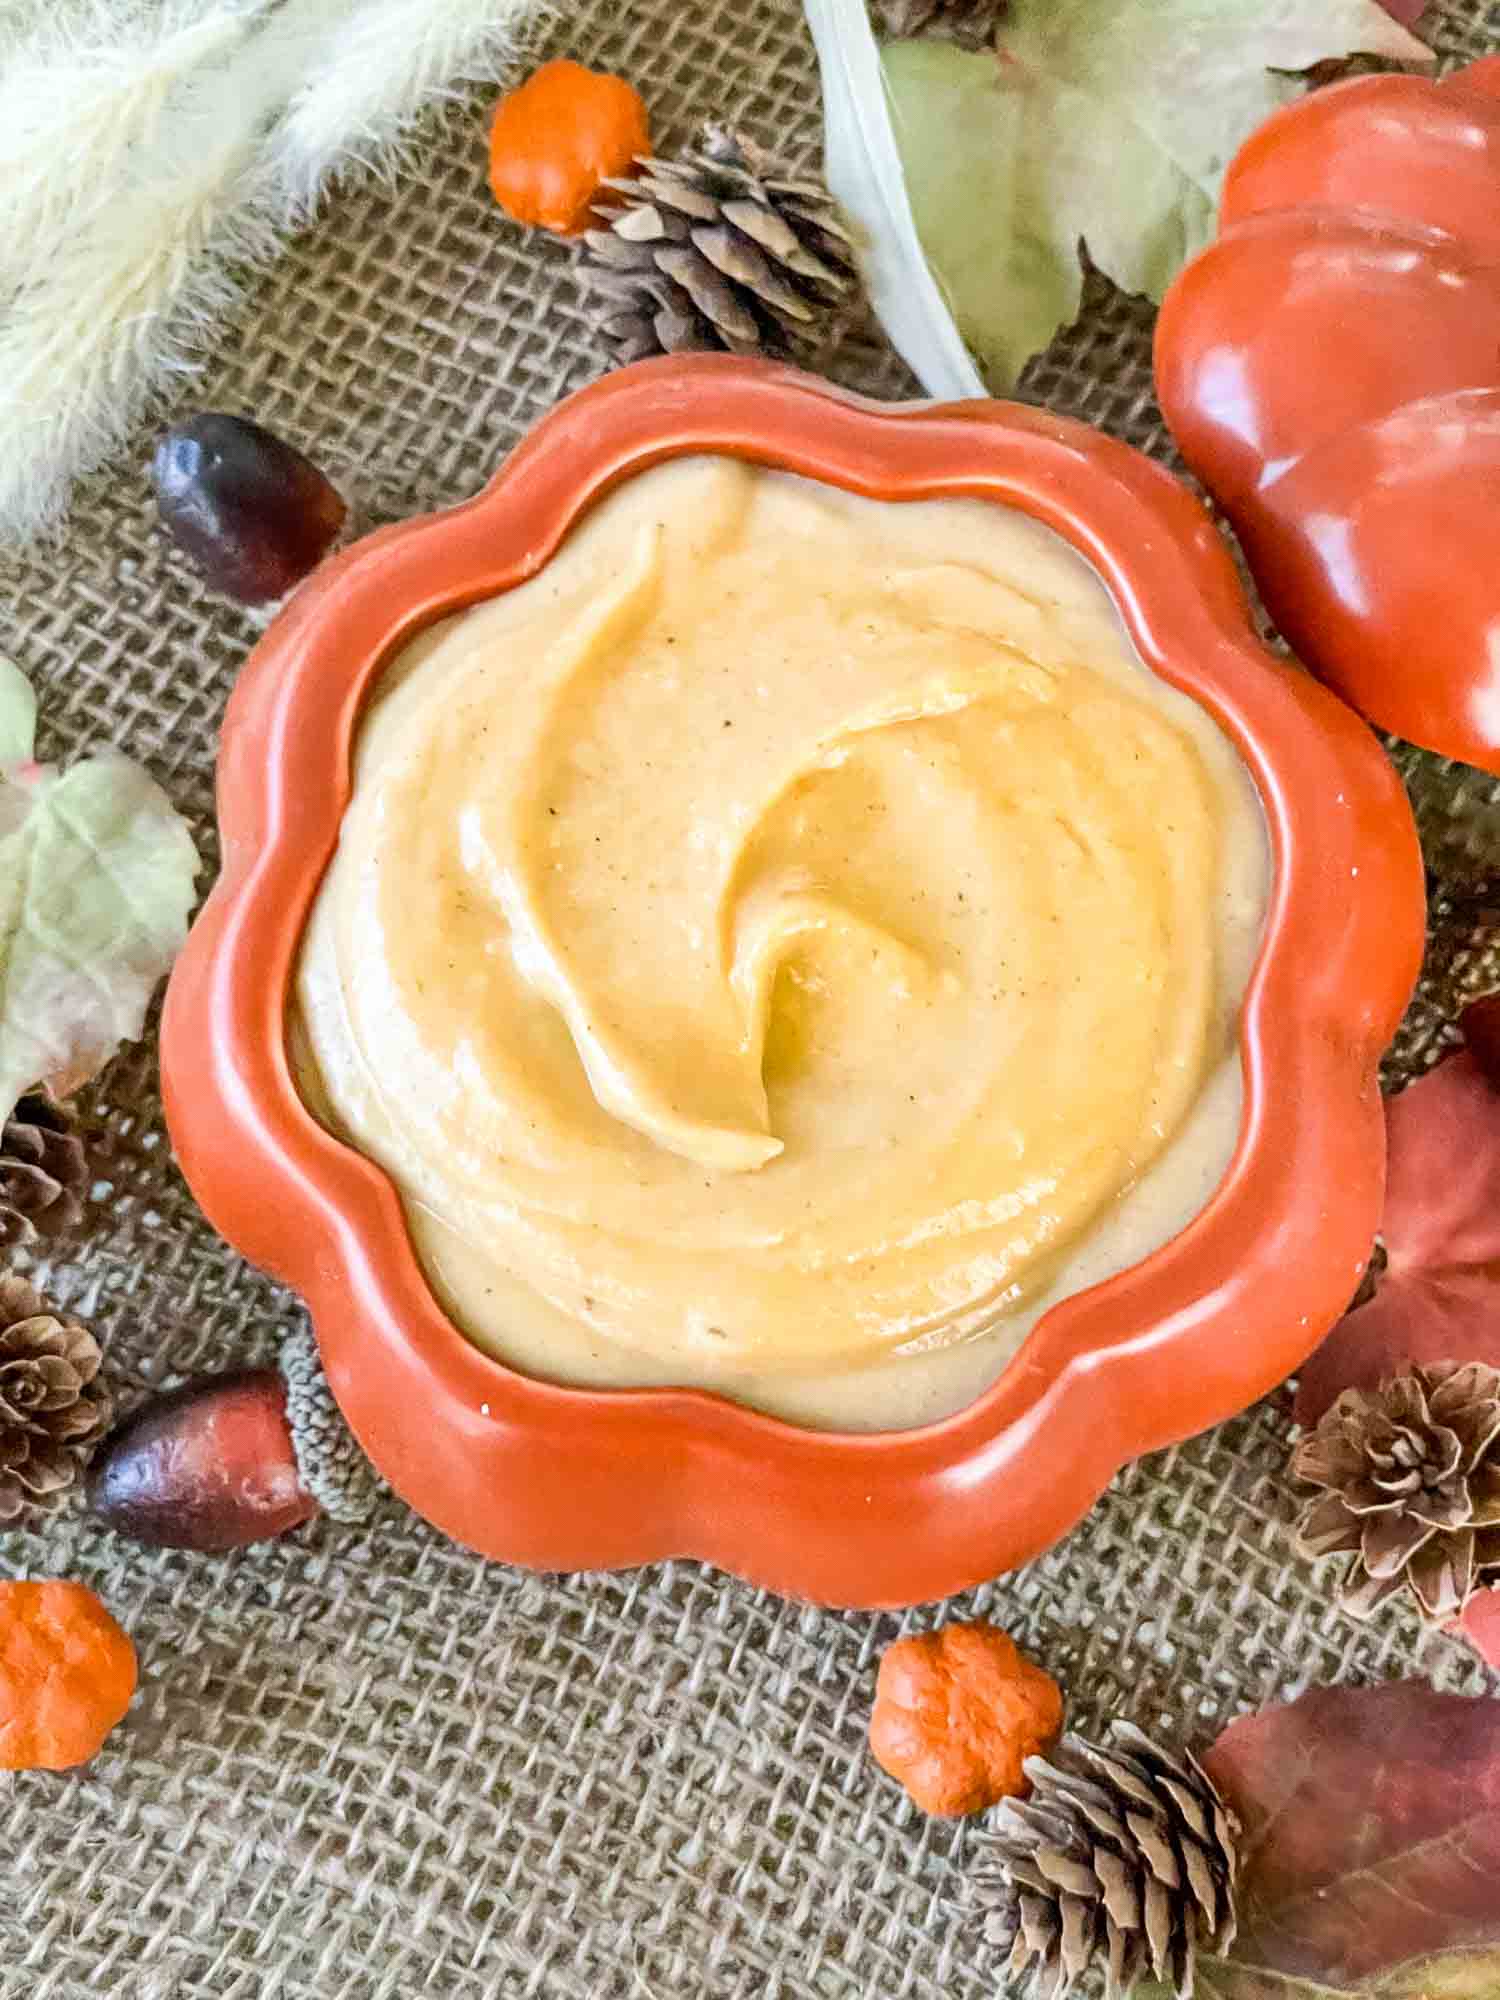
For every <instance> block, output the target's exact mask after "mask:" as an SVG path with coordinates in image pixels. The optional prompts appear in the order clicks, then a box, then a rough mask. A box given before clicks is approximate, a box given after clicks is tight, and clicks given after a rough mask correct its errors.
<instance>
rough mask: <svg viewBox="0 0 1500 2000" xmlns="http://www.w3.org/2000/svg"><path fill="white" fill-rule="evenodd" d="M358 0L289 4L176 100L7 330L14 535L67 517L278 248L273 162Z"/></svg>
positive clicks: (3, 421) (5, 455)
mask: <svg viewBox="0 0 1500 2000" xmlns="http://www.w3.org/2000/svg"><path fill="white" fill-rule="evenodd" d="M348 4H350V0H283V4H282V5H281V6H280V7H279V8H278V9H277V10H276V11H275V12H274V13H273V14H271V15H269V16H267V17H266V19H265V21H264V22H263V23H262V25H261V26H260V28H259V30H258V32H257V33H256V34H255V35H254V36H253V37H252V38H250V39H249V40H247V41H246V42H244V43H243V44H237V45H236V46H235V48H234V49H233V50H232V51H231V52H229V53H228V54H227V55H226V56H224V57H223V58H221V59H220V60H218V61H216V62H213V63H209V64H207V65H205V66H203V67H201V68H199V69H197V70H195V72H194V73H193V75H192V77H191V78H190V79H187V80H186V81H185V82H184V83H183V85H182V86H181V87H180V88H179V89H177V90H176V91H174V92H173V93H172V95H171V97H170V99H169V101H168V103H167V104H166V106H165V107H164V110H163V115H162V116H161V117H160V119H159V120H158V121H157V122H156V126H155V129H154V131H153V133H152V135H151V137H150V139H149V142H147V143H142V144H140V145H139V146H137V147H136V148H134V149H133V150H132V153H131V157H130V162H129V165H128V167H127V168H125V169H124V170H123V171H122V173H121V175H120V177H119V178H118V180H117V182H116V185H115V186H114V187H113V189H112V191H111V199H110V200H109V201H108V202H107V203H105V204H102V205H101V206H99V207H98V208H96V209H95V210H93V211H91V212H90V213H89V214H88V215H87V216H85V217H84V218H82V220H81V221H80V222H79V225H78V226H77V227H76V228H73V229H70V230H69V231H68V232H67V234H66V236H65V237H64V239H63V240H62V241H61V242H60V243H59V245H58V246H57V247H56V250H55V254H54V255H53V256H52V258H51V260H50V262H49V264H48V266H47V267H46V268H45V269H44V270H42V271H40V272H39V273H38V274H37V275H36V276H35V277H34V279H33V281H32V282H30V283H29V284H27V285H26V286H25V287H24V289H23V290H22V291H21V292H20V294H19V295H18V297H16V298H15V300H14V301H13V302H12V304H11V306H10V309H9V311H8V312H7V314H6V315H5V318H4V320H3V321H0V535H3V536H7V537H11V538H17V539H24V538H25V537H26V536H28V535H30V534H32V533H35V532H36V531H37V530H38V529H40V528H43V527H45V526H47V525H49V524H50V523H51V522H52V521H53V520H55V518H56V516H57V515H58V514H59V513H60V511H61V509H62V506H63V505H64V503H65V500H66V497H67V491H68V487H69V486H70V484H71V482H72V480H73V479H74V478H75V477H76V476H77V475H78V474H79V473H80V472H82V471H84V470H87V469H88V468H90V467H92V466H94V465H96V464H98V463H99V462H100V461H101V460H102V459H103V458H104V457H106V456H107V455H108V453H109V452H111V451H112V450H113V449H115V448H116V447H117V446H118V445H119V444H120V443H121V442H122V441H123V440H124V438H125V437H126V436H127V435H128V434H129V432H130V430H131V429H132V428H133V427H134V425H135V424H136V422H137V421H138V420H139V418H140V416H141V414H142V412H143V410H144V408H145V406H146V404H147V402H148V401H149V399H150V397H151V395H152V393H153V392H154V391H156V390H158V389H160V388H161V387H162V386H163V385H164V384H165V383H166V382H167V381H168V380H169V379H170V378H171V376H172V375H173V374H174V373H177V372H180V371H182V370H184V369H186V368H188V367H190V366H191V365H192V363H193V361H194V359H195V358H196V355H197V352H198V351H199V349H200V348H201V346H202V344H203V340H204V336H205V333H206V331H207V330H208V329H209V328H211V327H212V326H213V325H214V324H215V323H216V322H217V321H218V320H219V319H220V318H221V317H222V316H223V314H224V313H225V311H226V310H227V309H228V308H229V307H230V306H231V305H232V304H233V302H234V300H235V298H236V296H237V294H238V287H239V283H240V279H241V277H242V275H243V273H244V272H245V271H246V270H247V269H249V268H252V267H253V266H255V265H257V264H260V263H262V262H264V261H265V260H266V259H267V258H268V257H269V256H270V255H271V254H273V252H274V250H275V249H276V247H277V245H278V240H279V239H278V236H277V233H276V229H275V226H274V217H273V205H272V201H271V195H270V190H269V188H268V185H267V182H266V177H265V172H264V168H263V166H262V165H261V160H260V154H261V148H262V143H263V139H264V135H265V132H266V129H267V127H268V125H269V124H270V122H271V121H272V119H273V118H274V117H275V116H276V115H277V114H278V113H279V112H280V111H281V109H282V108H283V107H284V106H285V105H286V103H287V102H288V101H289V99H290V97H291V95H292V92H293V90H294V89H295V88H296V84H297V80H298V77H299V75H300V74H301V70H302V67H303V65H304V64H305V62H306V60H307V54H308V49H309V46H310V45H315V44H316V43H317V42H318V41H319V40H320V39H321V38H322V37H323V36H324V35H325V34H326V32H327V30H328V27H329V25H330V23H331V22H332V21H334V20H336V19H337V18H338V17H339V16H340V15H341V14H342V13H343V12H344V10H345V8H346V7H347V6H348Z"/></svg>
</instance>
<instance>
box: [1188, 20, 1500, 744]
mask: <svg viewBox="0 0 1500 2000" xmlns="http://www.w3.org/2000/svg"><path fill="white" fill-rule="evenodd" d="M1222 222H1223V233H1222V234H1221V235H1220V237H1219V239H1218V241H1217V242H1216V243H1214V244H1213V245H1211V246H1210V248H1209V249H1208V250H1206V251H1205V252H1204V253H1203V254H1202V256H1200V257H1199V258H1197V259H1196V260H1195V261H1194V262H1193V263H1192V264H1191V265H1189V267H1188V269H1187V270H1186V271H1185V272H1184V273H1183V274H1182V276H1181V277H1180V278H1179V279H1178V280H1177V283H1176V284H1175V285H1174V287H1173V288H1172V290H1171V292H1170V293H1169V294H1168V296H1167V299H1166V302H1165V303H1164V305H1163V307H1162V313H1161V319H1160V322H1159V325H1158V329H1157V336H1156V374H1157V392H1158V395H1159V397H1160V400H1161V405H1162V409H1163V411H1164V412H1165V414H1166V417H1167V421H1168V423H1169V424H1170V425H1171V427H1172V430H1173V432H1174V433H1175V435H1176V438H1177V441H1178V444H1179V445H1180V447H1181V449H1182V454H1183V456H1184V458H1185V459H1186V460H1187V462H1188V464H1189V465H1190V466H1191V467H1192V469H1193V470H1194V472H1196V473H1197V474H1198V476H1199V478H1200V479H1202V481H1203V482H1204V484H1205V485H1206V486H1207V487H1208V489H1209V491H1210V492H1211V493H1212V494H1213V495H1214V497H1215V499H1217V500H1218V502H1219V503H1220V505H1221V506H1222V507H1223V509H1224V511H1225V513H1226V514H1227V515H1228V516H1229V518H1230V520H1231V521H1232V522H1233V524H1234V527H1235V530H1236V532H1237V533H1238V535H1239V537H1240V540H1241V542H1242V543H1243V545H1244V549H1245V553H1246V556H1247V557H1248V559H1249V562H1250V566H1251V569H1252V570H1253V572H1254V574H1255V579H1256V582H1257V583H1258V585H1259V586H1260V591H1261V594H1262V596H1263V597H1264V599H1265V601H1266V604H1267V606H1268V608H1269V609H1270V611H1271V614H1272V616H1273V617H1274V618H1275V620H1276V622H1277V624H1278V625H1279V626H1280V627H1281V629H1282V631H1283V632H1284V633H1285V634H1286V636H1287V638H1288V639H1289V640H1290V641H1291V643H1292V645H1293V646H1294V647H1295V648H1296V650H1297V651H1298V653H1299V654H1300V655H1301V657H1302V658H1303V659H1304V660H1305V661H1306V663H1307V665H1308V666H1310V667H1311V668H1312V669H1313V670H1314V671H1315V672H1316V673H1317V674H1318V675H1319V676H1320V677H1321V678H1322V679H1323V680H1325V681H1327V682H1328V684H1329V685H1330V686H1331V687H1333V688H1335V689H1336V690H1337V691H1338V692H1339V693H1340V694H1342V695H1343V696H1344V697H1345V699H1346V700H1348V701H1350V702H1351V703H1352V704H1353V705H1354V706H1355V707H1356V708H1358V709H1360V710H1361V711H1362V713H1364V714H1365V715H1367V716H1368V717H1369V718H1370V719H1371V720H1372V721H1374V722H1377V723H1379V724H1381V725H1382V726H1383V727H1385V728H1387V729H1391V730H1395V731H1397V732H1398V733H1399V734H1400V735H1402V736H1405V737H1408V738H1410V739H1411V740H1412V741H1414V742H1417V743H1421V744H1424V745H1426V746H1427V747H1428V748H1430V749H1433V750H1438V751H1441V752H1443V753H1444V754H1445V755H1448V756H1452V757H1459V758H1464V759H1467V760H1468V761H1469V762H1471V763H1474V764H1479V765H1482V766H1483V767H1484V768H1485V769H1487V770H1491V771H1500V571H1497V569H1496V564H1495V549H1496V547H1497V545H1500V57H1491V58H1488V59H1487V60H1486V61H1484V62H1480V63H1476V64H1474V65H1473V66H1472V67H1471V68H1469V69H1467V70H1462V71H1460V72H1458V73H1457V74H1456V75H1454V76H1451V77H1449V78H1448V79H1446V80H1445V81H1443V82H1441V83H1434V82H1431V81H1429V80H1428V79H1426V78H1423V77H1415V76H1404V75H1403V76H1378V77H1364V78H1360V79H1357V80H1355V81H1353V82H1349V83H1344V84H1339V85H1335V86H1334V87H1332V88H1331V89H1327V90H1323V91H1319V92H1316V93H1315V94H1314V95H1312V96H1310V97H1307V98H1304V99H1302V100H1300V101H1299V102H1298V103H1296V104H1294V105H1291V106H1289V107H1288V108H1287V109H1286V110H1284V111H1282V112H1279V113H1278V114H1277V115H1276V116H1275V117H1274V118H1272V119H1270V120H1268V122H1267V123H1266V124H1265V125H1264V126H1263V127H1262V128H1261V130H1260V131H1259V132H1257V133H1256V134H1255V135H1254V136H1253V137H1252V138H1251V139H1250V140H1249V141H1248V142H1247V144H1246V145H1245V146H1244V147H1243V148H1242V150H1241V152H1240V153H1239V155H1238V157H1237V158H1236V159H1235V161H1234V162H1233V164H1232V166H1231V168H1230V171H1229V176H1228V179H1227V181H1226V184H1225V190H1224V199H1223V208H1222Z"/></svg>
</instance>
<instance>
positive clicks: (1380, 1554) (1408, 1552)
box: [1292, 1361, 1500, 1622]
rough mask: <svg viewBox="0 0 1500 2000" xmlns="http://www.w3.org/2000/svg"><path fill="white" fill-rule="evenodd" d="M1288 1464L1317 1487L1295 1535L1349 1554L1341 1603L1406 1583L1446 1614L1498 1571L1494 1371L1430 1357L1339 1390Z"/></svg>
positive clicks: (1368, 1608) (1363, 1602) (1317, 1547)
mask: <svg viewBox="0 0 1500 2000" xmlns="http://www.w3.org/2000/svg"><path fill="white" fill-rule="evenodd" d="M1292 1470H1293V1472H1294V1473H1295V1474H1296V1476H1297V1477H1298V1478H1299V1479H1303V1480H1306V1482H1307V1483H1308V1484H1309V1485H1310V1486H1316V1487H1319V1488H1321V1489H1322V1490H1321V1491H1320V1493H1319V1495H1318V1497H1317V1498H1316V1499H1315V1500H1313V1501H1312V1502H1311V1504H1310V1505H1309V1507H1308V1509H1307V1511H1306V1513H1305V1514H1304V1515H1303V1517H1302V1520H1301V1521H1300V1523H1299V1524H1298V1529H1297V1539H1298V1543H1299V1545H1300V1547H1301V1549H1302V1550H1303V1553H1304V1554H1306V1555H1311V1556H1331V1555H1351V1556H1352V1557H1353V1558H1354V1560H1353V1561H1352V1562H1351V1563H1350V1565H1349V1568H1348V1571H1347V1573H1346V1575H1345V1577H1344V1581H1343V1584H1342V1586H1341V1588H1340V1591H1339V1601H1340V1603H1341V1604H1342V1605H1343V1607H1344V1609H1345V1610H1346V1611H1349V1612H1352V1613H1353V1615H1354V1616H1355V1617H1356V1618H1365V1617H1368V1616H1369V1614H1370V1613H1371V1612H1372V1611H1373V1610H1374V1609H1375V1607H1376V1605H1378V1604H1381V1603H1383V1602H1384V1601H1385V1599H1386V1598H1388V1597H1391V1596H1393V1595H1394V1594H1395V1593H1396V1592H1397V1591H1399V1590H1402V1589H1406V1590H1409V1591H1410V1592H1411V1595H1412V1597H1413V1598H1414V1599H1415V1600H1416V1603H1417V1605H1418V1607H1419V1609H1420V1610H1421V1611H1422V1613H1423V1615H1424V1616H1425V1617H1427V1618H1430V1619H1434V1620H1437V1621H1439V1622H1446V1621H1447V1620H1448V1619H1450V1618H1456V1617H1457V1616H1458V1614H1459V1613H1460V1612H1461V1611H1462V1610H1463V1608H1464V1606H1465V1604H1467V1602H1468V1601H1469V1599H1470V1598H1471V1597H1472V1596H1473V1595H1474V1592H1475V1591H1476V1590H1477V1589H1478V1588H1479V1586H1480V1585H1481V1583H1483V1582H1484V1581H1485V1579H1486V1578H1487V1577H1492V1576H1497V1575H1500V1369H1494V1368H1486V1367H1484V1366H1483V1365H1482V1364H1481V1363H1479V1362H1470V1363H1468V1364H1467V1365H1463V1366H1460V1364H1459V1363H1457V1362H1451V1361H1450V1362H1441V1363H1433V1364H1429V1365H1428V1366H1426V1367H1422V1368H1413V1369H1412V1371H1411V1373H1410V1374H1408V1375H1400V1376H1397V1377H1396V1379H1395V1380H1394V1381H1390V1382H1385V1383H1382V1385H1381V1386H1380V1388H1379V1389H1375V1390H1364V1389H1346V1390H1345V1391H1344V1393H1343V1394H1342V1395H1341V1396H1340V1397H1339V1398H1338V1400H1337V1402H1335V1403H1334V1405H1333V1407H1332V1408H1331V1409H1329V1410H1327V1411H1326V1412H1325V1413H1324V1415H1323V1417H1322V1420H1321V1421H1320V1422H1319V1424H1318V1427H1317V1429H1316V1430H1315V1431H1313V1432H1311V1434H1310V1435H1309V1436H1307V1437H1305V1438H1304V1439H1303V1440H1302V1442H1301V1443H1300V1444H1299V1445H1298V1447H1297V1450H1296V1453H1295V1454H1294V1456H1293V1459H1292Z"/></svg>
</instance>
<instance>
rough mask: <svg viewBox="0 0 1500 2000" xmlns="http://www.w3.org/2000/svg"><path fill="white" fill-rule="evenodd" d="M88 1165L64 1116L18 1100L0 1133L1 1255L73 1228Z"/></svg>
mask: <svg viewBox="0 0 1500 2000" xmlns="http://www.w3.org/2000/svg"><path fill="white" fill-rule="evenodd" d="M87 1181H88V1160H87V1158H86V1156H85V1153H84V1148H83V1141H82V1140H81V1139H80V1138H79V1137H78V1135H77V1134H76V1133H75V1132H74V1131H73V1128H72V1125H71V1123H70V1122H69V1119H68V1116H67V1114H66V1112H64V1111H63V1110H61V1109H60V1108H59V1106H57V1105H55V1104H53V1103H52V1102H51V1100H50V1099H48V1098H46V1097H43V1096H41V1095H39V1094H36V1095H32V1096H29V1097H23V1098H22V1099H21V1101H20V1103H19V1104H18V1105H17V1106H16V1108H15V1110H14V1111H13V1112H12V1113H11V1115H10V1117H9V1118H8V1119H7V1120H6V1121H5V1125H4V1127H3V1129H0V1250H9V1249H11V1248H13V1247H14V1245H16V1244H17V1243H29V1242H31V1241H32V1240H33V1239H34V1238H35V1237H36V1236H38V1235H41V1236H60V1235H61V1234H62V1233H63V1232H64V1231H65V1230H68V1229H75V1228H76V1227H77V1226H78V1222H79V1219H80V1217H81V1216H82V1214H83V1200H82V1195H83V1190H84V1187H85V1185H86V1184H87Z"/></svg>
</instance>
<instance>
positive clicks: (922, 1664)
mask: <svg viewBox="0 0 1500 2000" xmlns="http://www.w3.org/2000/svg"><path fill="white" fill-rule="evenodd" d="M1062 1719H1063V1700H1062V1694H1061V1692H1060V1690H1059V1688H1058V1685H1057V1683H1056V1681H1054V1680H1053V1678H1052V1676H1051V1675H1050V1674H1045V1673H1043V1671H1042V1669H1041V1668H1040V1667H1036V1666H1033V1665H1032V1663H1031V1661H1030V1660H1028V1659H1025V1658H1023V1657H1022V1655H1021V1653H1020V1652H1019V1651H1018V1650H1017V1648H1016V1645H1015V1642H1014V1640H1012V1639H1010V1638H1008V1637H1007V1636H1006V1634H1005V1633H1004V1632H1002V1631H1001V1630H1000V1629H999V1628H998V1626H995V1625H990V1624H987V1623H985V1621H984V1620H982V1619H981V1620H979V1621H978V1622H977V1623H975V1624H972V1625H945V1626H944V1627H943V1628H942V1630H941V1631H940V1632H920V1633H915V1634H913V1635H912V1636H911V1637H910V1638H906V1639H898V1640H897V1641H896V1643H895V1645H894V1646H892V1647H890V1648H889V1650H888V1651H887V1653H886V1655H885V1658H884V1659H883V1660H882V1661H881V1662H880V1677H879V1679H878V1681H877V1682H876V1687H875V1707H874V1710H873V1711H872V1713H871V1716H870V1753H871V1755H872V1756H873V1757H874V1759H875V1761H876V1763H877V1764H878V1765H879V1766H880V1768H881V1769H882V1770H883V1771H888V1772H889V1773H890V1775H891V1776H892V1777H893V1778H897V1779H899V1780H900V1782H901V1783H902V1784H903V1785H904V1786H905V1787H906V1789H907V1791H908V1792H909V1793H910V1794H911V1796H912V1798H913V1800H914V1801H915V1802H916V1804H917V1805H919V1806H920V1807H921V1808H922V1810H923V1812H928V1813H937V1814H941V1815H944V1816H952V1815H958V1814H963V1813H976V1812H984V1811H985V1810H986V1809H987V1808H988V1807H990V1806H994V1805H998V1804H999V1803H1000V1801H1001V1799H1008V1798H1012V1797H1014V1796H1015V1795H1016V1794H1017V1793H1020V1792H1025V1791H1029V1790H1030V1786H1029V1785H1028V1783H1027V1780H1026V1773H1025V1770H1024V1768H1023V1767H1024V1765H1025V1763H1026V1759H1027V1758H1028V1757H1040V1756H1044V1755H1045V1754H1046V1752H1047V1751H1048V1750H1049V1749H1050V1748H1051V1747H1052V1745H1053V1744H1054V1743H1055V1742H1056V1741H1057V1736H1058V1732H1059V1731H1060V1730H1061V1728H1062Z"/></svg>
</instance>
